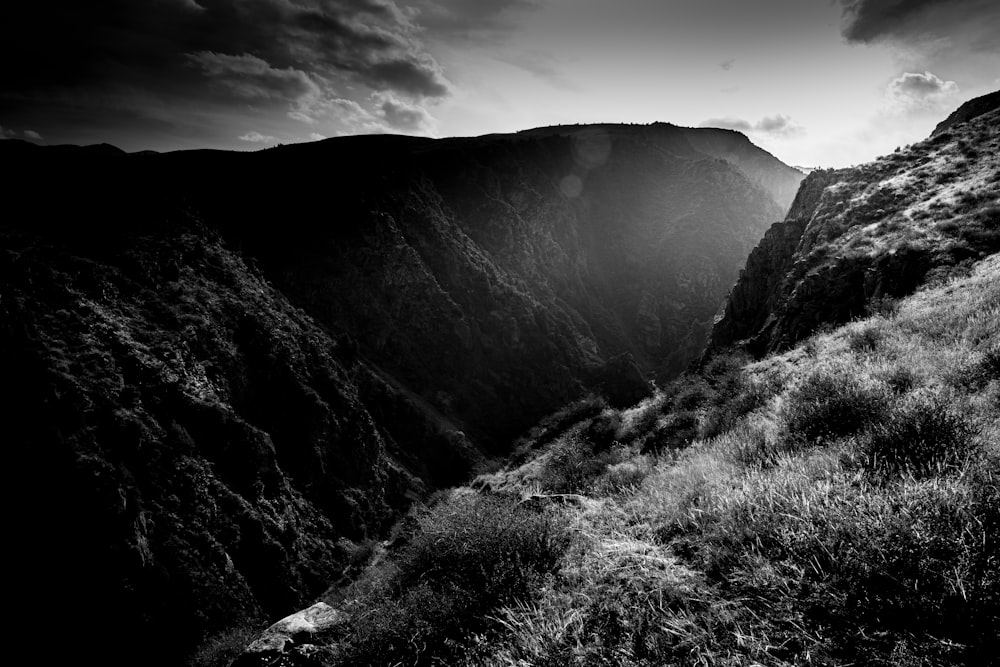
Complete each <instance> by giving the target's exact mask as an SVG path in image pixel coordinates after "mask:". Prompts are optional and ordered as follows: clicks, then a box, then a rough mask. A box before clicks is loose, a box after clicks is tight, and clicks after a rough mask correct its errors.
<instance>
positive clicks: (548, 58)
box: [498, 51, 582, 92]
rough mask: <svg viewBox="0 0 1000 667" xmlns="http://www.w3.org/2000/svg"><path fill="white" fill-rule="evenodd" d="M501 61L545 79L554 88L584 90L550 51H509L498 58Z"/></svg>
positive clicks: (573, 90)
mask: <svg viewBox="0 0 1000 667" xmlns="http://www.w3.org/2000/svg"><path fill="white" fill-rule="evenodd" d="M498 59H499V60H500V61H501V62H505V63H507V64H508V65H513V66H514V67H517V68H518V69H522V70H524V71H525V72H528V73H529V74H532V75H533V76H535V77H537V78H538V79H541V80H542V81H545V82H546V83H548V84H549V85H550V86H552V87H553V88H558V89H560V90H568V91H570V92H579V91H581V90H582V88H581V87H580V85H579V84H577V83H576V82H575V81H573V80H571V79H570V78H568V77H567V76H566V75H565V74H564V73H563V72H562V71H560V69H559V61H558V60H557V59H556V58H555V57H554V56H552V55H551V54H548V53H543V52H538V51H536V52H532V53H527V52H524V51H518V52H514V53H509V54H507V55H505V56H500V57H499V58H498Z"/></svg>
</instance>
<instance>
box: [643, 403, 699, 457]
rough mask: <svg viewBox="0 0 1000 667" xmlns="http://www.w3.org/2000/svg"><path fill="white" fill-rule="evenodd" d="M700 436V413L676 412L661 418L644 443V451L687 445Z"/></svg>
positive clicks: (660, 450) (664, 449)
mask: <svg viewBox="0 0 1000 667" xmlns="http://www.w3.org/2000/svg"><path fill="white" fill-rule="evenodd" d="M697 437H698V413H696V412H691V411H682V412H675V413H673V414H671V415H669V416H668V417H667V418H665V419H662V420H660V422H658V423H657V425H656V427H655V428H654V429H653V431H652V432H651V433H650V434H649V436H648V437H647V438H646V441H645V442H644V443H643V446H642V450H643V452H656V453H658V452H663V451H670V450H675V449H682V448H684V447H687V446H688V445H689V444H690V443H691V441H692V440H694V439H695V438H697Z"/></svg>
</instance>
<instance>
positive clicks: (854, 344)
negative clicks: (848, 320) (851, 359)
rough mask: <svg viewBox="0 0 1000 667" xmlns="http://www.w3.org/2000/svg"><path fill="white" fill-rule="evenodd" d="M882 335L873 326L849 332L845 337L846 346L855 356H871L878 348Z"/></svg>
mask: <svg viewBox="0 0 1000 667" xmlns="http://www.w3.org/2000/svg"><path fill="white" fill-rule="evenodd" d="M882 336H883V333H882V331H881V330H880V329H877V328H875V327H873V326H866V327H863V328H861V329H856V330H854V331H851V332H850V333H849V334H848V335H847V346H848V347H849V348H850V349H851V352H854V353H855V354H871V353H872V352H875V351H876V350H877V349H878V348H879V344H880V343H881V342H882Z"/></svg>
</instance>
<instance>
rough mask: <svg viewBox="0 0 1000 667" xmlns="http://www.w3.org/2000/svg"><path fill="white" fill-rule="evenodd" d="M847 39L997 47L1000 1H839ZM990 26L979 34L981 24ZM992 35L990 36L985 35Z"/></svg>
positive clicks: (864, 41)
mask: <svg viewBox="0 0 1000 667" xmlns="http://www.w3.org/2000/svg"><path fill="white" fill-rule="evenodd" d="M840 3H841V5H842V6H843V9H844V24H843V30H842V32H843V35H844V37H845V38H846V39H847V41H849V42H857V43H872V42H877V41H882V40H900V41H913V40H925V39H934V38H942V37H947V38H952V39H955V40H958V41H961V42H966V43H967V42H969V41H970V38H971V41H973V42H974V43H972V44H968V46H971V47H972V48H988V49H990V50H996V49H997V48H998V43H997V40H996V30H997V29H998V26H1000V3H997V2H996V0H840ZM984 24H985V25H992V28H987V32H986V33H985V34H984V33H982V27H983V25H984ZM989 34H992V38H990V37H988V36H987V35H989Z"/></svg>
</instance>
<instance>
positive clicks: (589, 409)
mask: <svg viewBox="0 0 1000 667" xmlns="http://www.w3.org/2000/svg"><path fill="white" fill-rule="evenodd" d="M607 407H608V404H607V401H605V400H604V399H603V398H601V397H600V396H594V395H590V396H585V397H584V398H581V399H580V400H578V401H576V402H575V403H570V404H569V405H567V406H566V407H564V408H563V409H561V410H559V411H557V412H554V413H552V414H551V415H549V416H548V417H545V418H544V419H543V420H542V421H541V422H539V424H538V426H535V427H534V428H532V429H531V431H530V432H529V433H528V435H527V436H526V437H524V438H521V439H520V440H518V442H516V443H515V447H514V449H515V454H514V456H513V459H512V460H514V461H523V460H524V459H526V458H527V456H528V454H529V453H530V452H531V451H533V450H536V449H538V448H540V447H543V446H545V445H547V444H548V443H550V442H552V441H553V440H555V439H556V438H557V437H559V436H560V435H561V434H562V433H565V432H566V431H567V430H568V429H569V428H570V427H572V426H573V425H574V424H577V423H579V422H581V421H583V420H585V419H589V418H591V417H594V416H595V415H599V414H601V413H602V412H603V411H604V410H606V409H607Z"/></svg>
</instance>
